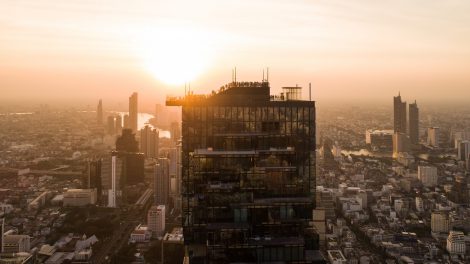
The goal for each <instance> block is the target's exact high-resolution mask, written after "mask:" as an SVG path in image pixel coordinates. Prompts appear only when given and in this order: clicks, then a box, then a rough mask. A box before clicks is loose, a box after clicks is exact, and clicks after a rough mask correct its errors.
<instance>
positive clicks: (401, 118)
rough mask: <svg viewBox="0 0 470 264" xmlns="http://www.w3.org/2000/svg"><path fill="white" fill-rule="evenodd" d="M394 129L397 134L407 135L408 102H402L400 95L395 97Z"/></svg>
mask: <svg viewBox="0 0 470 264" xmlns="http://www.w3.org/2000/svg"><path fill="white" fill-rule="evenodd" d="M393 128H394V131H395V132H401V133H406V132H407V131H406V102H402V101H401V96H400V93H398V96H395V97H393Z"/></svg>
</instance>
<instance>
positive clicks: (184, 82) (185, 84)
mask: <svg viewBox="0 0 470 264" xmlns="http://www.w3.org/2000/svg"><path fill="white" fill-rule="evenodd" d="M184 95H185V96H186V82H184Z"/></svg>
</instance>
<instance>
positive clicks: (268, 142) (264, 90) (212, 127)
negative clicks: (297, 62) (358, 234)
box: [167, 81, 318, 263]
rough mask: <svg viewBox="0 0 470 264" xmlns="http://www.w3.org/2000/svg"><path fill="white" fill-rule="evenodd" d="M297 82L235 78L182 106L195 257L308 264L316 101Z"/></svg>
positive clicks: (186, 224)
mask: <svg viewBox="0 0 470 264" xmlns="http://www.w3.org/2000/svg"><path fill="white" fill-rule="evenodd" d="M298 88H300V87H296V89H292V87H290V88H286V89H284V91H285V94H281V96H271V95H270V87H269V83H268V82H265V81H263V82H232V83H229V84H227V85H225V86H223V87H222V88H221V89H220V90H219V91H218V92H217V93H213V94H211V95H208V96H200V95H193V94H191V95H186V96H185V97H184V98H168V99H167V105H169V106H176V105H178V106H182V115H183V118H182V119H183V122H182V134H183V136H182V178H183V179H182V180H183V184H182V186H183V190H182V196H183V201H182V204H183V206H182V207H183V232H184V241H185V244H186V247H187V252H188V256H189V261H190V263H231V262H240V263H241V262H243V263H245V262H250V263H271V262H276V263H285V262H298V263H304V261H305V256H306V255H308V254H306V253H307V252H309V251H310V250H314V249H316V248H317V246H318V235H317V234H315V233H314V232H313V230H312V229H311V228H309V227H308V226H309V222H310V221H312V210H313V209H314V207H315V188H316V186H315V102H313V101H303V100H301V99H300V89H298Z"/></svg>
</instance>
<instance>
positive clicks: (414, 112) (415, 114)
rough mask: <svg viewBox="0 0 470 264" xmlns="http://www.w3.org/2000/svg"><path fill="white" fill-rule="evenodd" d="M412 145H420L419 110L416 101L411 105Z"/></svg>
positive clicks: (410, 126)
mask: <svg viewBox="0 0 470 264" xmlns="http://www.w3.org/2000/svg"><path fill="white" fill-rule="evenodd" d="M408 121H409V128H410V134H409V135H410V143H411V145H412V146H417V145H418V143H419V108H418V104H417V103H416V101H415V102H414V103H413V104H410V105H409V120H408Z"/></svg>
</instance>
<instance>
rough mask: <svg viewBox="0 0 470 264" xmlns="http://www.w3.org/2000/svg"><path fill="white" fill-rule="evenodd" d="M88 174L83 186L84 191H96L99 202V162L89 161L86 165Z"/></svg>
mask: <svg viewBox="0 0 470 264" xmlns="http://www.w3.org/2000/svg"><path fill="white" fill-rule="evenodd" d="M87 168H88V173H87V174H86V179H85V181H84V184H83V188H85V189H96V192H97V194H98V201H101V194H102V191H103V190H102V185H101V160H100V159H98V160H89V161H88V163H87Z"/></svg>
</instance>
